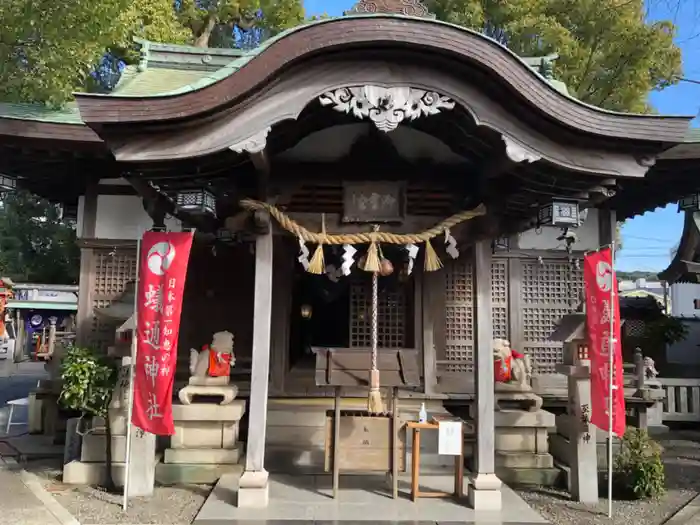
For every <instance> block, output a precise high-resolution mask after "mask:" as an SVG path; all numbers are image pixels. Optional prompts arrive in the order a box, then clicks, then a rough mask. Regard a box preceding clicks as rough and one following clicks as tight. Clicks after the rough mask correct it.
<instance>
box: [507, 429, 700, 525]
mask: <svg viewBox="0 0 700 525" xmlns="http://www.w3.org/2000/svg"><path fill="white" fill-rule="evenodd" d="M659 442H660V443H661V445H662V446H663V447H664V465H665V467H666V487H667V492H666V494H665V495H664V496H663V497H662V498H661V499H659V500H657V501H615V500H613V518H612V519H608V516H607V514H608V500H607V498H605V499H604V498H601V499H600V502H599V503H598V505H596V506H588V505H583V504H581V503H576V502H573V501H570V499H569V495H568V494H567V493H566V492H564V491H560V490H553V489H549V488H539V489H528V490H518V491H517V492H518V494H520V495H521V496H522V498H523V499H524V500H525V501H527V502H528V503H529V504H530V505H531V506H532V507H533V508H534V509H535V510H536V511H537V512H539V513H540V514H541V515H542V516H543V517H544V518H545V519H547V520H550V521H551V522H552V523H554V524H557V525H560V524H561V525H564V524H566V525H584V524H593V525H597V524H601V525H603V524H605V525H630V524H632V523H633V524H634V525H661V524H663V523H665V522H666V520H668V519H669V518H670V517H671V516H672V515H673V514H675V513H676V512H678V511H679V510H680V509H681V508H682V507H683V506H685V505H686V504H687V503H688V502H689V501H690V500H691V499H693V498H694V497H695V496H697V495H698V494H699V493H700V432H692V431H675V432H672V433H669V434H667V435H666V436H663V437H661V438H659ZM602 490H603V491H605V490H606V487H603V488H602Z"/></svg>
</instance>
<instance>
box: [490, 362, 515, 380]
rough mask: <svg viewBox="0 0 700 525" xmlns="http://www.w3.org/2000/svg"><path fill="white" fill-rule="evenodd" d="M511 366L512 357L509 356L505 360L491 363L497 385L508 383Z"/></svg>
mask: <svg viewBox="0 0 700 525" xmlns="http://www.w3.org/2000/svg"><path fill="white" fill-rule="evenodd" d="M511 365H512V357H510V356H509V357H506V358H505V359H496V360H495V361H494V362H493V373H494V376H495V377H494V379H495V380H496V381H497V382H498V383H507V382H508V381H510V374H511Z"/></svg>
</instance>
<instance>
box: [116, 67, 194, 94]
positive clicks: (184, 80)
mask: <svg viewBox="0 0 700 525" xmlns="http://www.w3.org/2000/svg"><path fill="white" fill-rule="evenodd" d="M206 75H207V72H206V71H197V70H194V69H165V68H162V69H161V68H158V69H155V68H149V69H146V70H145V71H140V70H139V66H127V67H126V68H125V69H124V72H123V73H122V77H121V79H119V83H118V84H117V85H116V87H115V88H114V91H112V93H114V94H117V95H119V96H133V97H148V96H153V95H158V94H160V93H165V92H168V91H172V90H173V89H180V88H183V87H185V86H188V85H190V84H192V83H195V82H197V81H199V80H201V79H202V78H203V77H206Z"/></svg>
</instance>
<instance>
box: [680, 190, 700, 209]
mask: <svg viewBox="0 0 700 525" xmlns="http://www.w3.org/2000/svg"><path fill="white" fill-rule="evenodd" d="M678 211H700V194H699V193H693V194H692V195H686V196H685V197H683V198H682V199H681V200H679V201H678Z"/></svg>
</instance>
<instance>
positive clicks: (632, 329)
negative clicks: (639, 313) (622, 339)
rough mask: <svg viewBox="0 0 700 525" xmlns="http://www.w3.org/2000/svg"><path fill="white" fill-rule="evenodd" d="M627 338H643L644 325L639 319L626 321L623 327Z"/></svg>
mask: <svg viewBox="0 0 700 525" xmlns="http://www.w3.org/2000/svg"><path fill="white" fill-rule="evenodd" d="M623 326H624V327H625V328H624V330H625V335H626V336H627V337H643V336H644V332H645V331H646V323H645V322H644V321H642V320H640V319H627V320H626V321H625V324H624V325H623Z"/></svg>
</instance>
